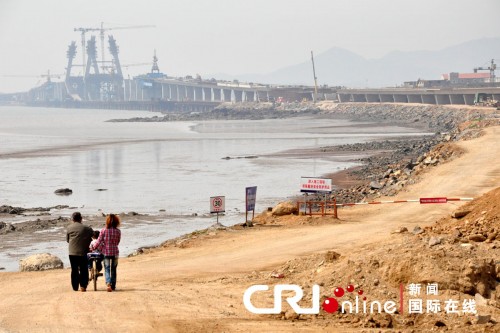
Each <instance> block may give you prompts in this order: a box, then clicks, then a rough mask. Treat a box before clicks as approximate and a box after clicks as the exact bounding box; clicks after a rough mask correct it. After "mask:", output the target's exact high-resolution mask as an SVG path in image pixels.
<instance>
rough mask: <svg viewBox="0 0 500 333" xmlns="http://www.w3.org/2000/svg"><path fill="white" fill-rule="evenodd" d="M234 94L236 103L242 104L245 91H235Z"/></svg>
mask: <svg viewBox="0 0 500 333" xmlns="http://www.w3.org/2000/svg"><path fill="white" fill-rule="evenodd" d="M233 93H234V101H235V102H242V101H243V91H242V90H233Z"/></svg>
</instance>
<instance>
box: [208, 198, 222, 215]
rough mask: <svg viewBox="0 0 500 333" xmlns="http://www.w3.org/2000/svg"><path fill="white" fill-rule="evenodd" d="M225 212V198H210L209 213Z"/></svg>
mask: <svg viewBox="0 0 500 333" xmlns="http://www.w3.org/2000/svg"><path fill="white" fill-rule="evenodd" d="M225 211H226V197H224V196H217V197H210V213H224V212H225Z"/></svg>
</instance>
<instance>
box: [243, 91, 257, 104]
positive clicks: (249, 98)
mask: <svg viewBox="0 0 500 333" xmlns="http://www.w3.org/2000/svg"><path fill="white" fill-rule="evenodd" d="M243 95H244V97H243V98H244V101H245V102H254V101H255V91H244V92H243Z"/></svg>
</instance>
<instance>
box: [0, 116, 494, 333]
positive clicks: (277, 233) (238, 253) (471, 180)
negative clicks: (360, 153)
mask: <svg viewBox="0 0 500 333" xmlns="http://www.w3.org/2000/svg"><path fill="white" fill-rule="evenodd" d="M464 131H468V130H467V128H464ZM480 131H481V129H479V131H478V132H480ZM468 132H469V133H471V134H472V132H470V131H468ZM484 132H485V133H486V135H484V136H481V137H477V138H475V139H473V140H460V141H458V142H456V143H455V142H447V143H446V144H444V145H443V146H442V147H441V148H440V149H444V148H446V147H448V146H452V147H453V146H456V150H457V151H459V150H463V151H464V152H465V153H464V154H463V155H461V156H460V158H457V159H453V158H451V159H448V160H447V161H446V163H438V164H437V165H436V166H433V165H432V164H429V166H428V167H427V168H425V170H423V171H422V174H421V175H420V176H421V180H420V182H418V183H415V184H412V185H409V186H408V187H407V188H405V190H404V191H403V192H401V193H400V195H398V197H399V196H401V197H402V198H403V199H405V198H415V197H418V196H419V195H421V194H424V195H425V194H430V193H433V194H435V195H448V196H449V197H467V196H470V197H474V198H476V199H475V200H474V201H473V202H470V203H467V204H463V203H449V204H446V205H420V204H402V205H397V206H391V205H370V206H358V207H356V208H355V209H354V208H349V209H342V212H341V216H340V219H339V220H333V219H331V218H321V217H313V218H310V217H307V216H281V217H279V218H276V217H272V218H270V219H269V220H268V221H267V222H268V223H266V224H264V225H262V226H258V227H256V228H243V227H240V228H231V229H227V231H217V230H213V231H212V230H210V231H207V232H206V233H202V232H198V233H193V234H192V235H189V237H186V238H185V240H182V239H179V240H178V242H174V243H170V244H164V246H163V247H159V248H155V249H151V250H147V249H146V250H144V253H145V254H144V255H140V256H134V257H131V258H123V259H122V260H121V261H120V267H119V269H118V280H119V283H118V286H117V291H116V292H115V293H112V294H111V295H110V294H107V293H106V292H105V286H104V284H103V282H102V281H100V282H98V289H97V291H95V292H94V291H88V292H87V293H75V292H73V291H72V289H71V286H70V284H69V270H67V269H65V270H52V271H44V272H36V273H33V272H26V273H25V272H21V273H19V272H16V273H6V274H0V295H1V298H2V302H1V303H0V312H2V313H3V314H4V316H3V320H2V322H1V324H0V325H1V327H2V328H3V329H4V330H8V331H30V328H31V330H32V329H33V327H34V325H36V327H37V328H38V329H40V330H44V331H54V330H56V331H57V330H60V331H66V330H68V329H73V330H75V329H76V330H82V331H87V330H91V329H92V328H93V326H95V325H94V323H95V322H96V321H97V322H100V323H101V326H102V329H104V330H106V331H113V330H116V329H117V328H118V329H122V327H123V329H125V330H127V331H172V332H199V331H203V330H204V331H207V330H208V331H214V332H216V331H217V332H219V331H228V332H243V331H244V332H262V331H266V330H269V327H273V330H274V331H283V332H303V331H311V332H319V331H324V330H325V329H327V330H328V329H334V330H338V331H353V332H354V331H356V332H357V331H371V330H376V331H386V330H391V331H401V332H408V333H409V332H414V331H433V330H436V329H437V330H443V329H444V330H448V331H453V332H463V333H466V332H496V331H498V325H499V324H498V323H499V322H500V293H499V289H498V277H497V273H498V268H499V263H498V260H497V258H498V255H499V254H500V252H499V251H500V246H499V245H500V243H499V242H500V238H499V237H498V234H497V233H496V232H495V231H494V230H496V231H500V230H499V229H498V221H499V220H498V217H499V216H500V215H499V213H500V210H499V209H500V207H499V206H498V205H497V203H498V200H499V198H500V189H498V188H497V189H496V190H493V189H494V188H495V187H496V186H495V185H498V184H499V181H500V167H499V165H500V163H499V159H500V147H499V146H498V145H496V143H497V142H498V140H499V139H500V127H499V126H496V127H490V128H486V129H485V130H484ZM459 134H460V135H459V136H461V137H462V138H464V136H463V135H461V134H463V132H461V133H459ZM440 152H441V151H440ZM431 157H432V156H431ZM431 160H432V158H431ZM478 165H480V166H481V167H480V168H478V167H477V166H478ZM396 171H397V170H396ZM464 179H467V182H464V181H463V180H464ZM382 200H384V199H382ZM394 208H397V209H394ZM461 211H470V212H469V213H468V214H469V215H467V216H466V217H465V218H453V217H451V215H452V213H456V212H461ZM482 233H486V235H485V236H481V234H482ZM431 282H432V283H434V282H435V283H437V284H438V285H439V289H438V290H439V294H438V296H436V297H435V298H436V299H439V300H440V301H441V306H442V309H441V311H440V312H439V313H427V312H426V311H425V308H424V311H423V314H415V313H413V314H412V313H411V312H409V308H408V307H406V306H405V308H404V312H397V313H394V314H388V313H373V314H368V315H359V316H358V315H355V314H349V313H347V314H346V313H339V312H335V313H327V312H326V311H324V310H323V309H322V308H321V303H322V301H323V300H324V298H325V297H333V296H334V290H335V289H336V288H338V287H342V288H346V286H348V285H351V284H352V285H353V286H354V287H355V290H356V291H358V290H363V294H364V295H366V297H367V299H368V300H369V301H373V300H380V301H381V302H385V301H388V300H394V301H395V302H397V300H398V299H399V298H398V297H399V295H400V293H401V291H400V289H401V284H404V288H403V291H402V293H403V296H402V297H404V299H405V300H408V299H410V298H412V296H413V297H415V295H412V294H411V290H410V291H408V289H407V287H408V286H409V284H412V283H419V284H421V285H422V287H423V288H424V290H425V285H426V284H428V283H431ZM277 284H293V285H297V286H300V287H301V288H302V289H303V290H304V298H303V302H301V304H303V306H306V307H309V306H310V304H311V301H313V300H312V297H311V286H312V285H318V286H319V288H320V300H319V313H318V314H314V315H307V314H306V315H302V314H300V315H299V314H297V313H295V312H294V311H293V310H291V309H290V307H289V306H288V305H287V304H286V302H283V303H282V305H283V307H282V310H281V312H280V313H278V314H274V315H255V314H252V313H250V312H249V311H248V310H247V309H246V308H245V307H244V304H243V302H242V295H243V294H244V292H245V290H247V289H248V288H249V286H252V285H268V286H271V289H272V286H274V285H277ZM495 288H496V289H495ZM335 296H337V295H335ZM350 296H353V295H349V294H348V295H347V296H344V297H347V298H342V299H341V300H349V299H351V297H350ZM417 298H418V297H417ZM421 298H425V291H424V295H423V296H421ZM137 299H140V300H141V301H140V302H135V301H134V300H137ZM447 300H456V301H457V302H459V303H458V305H459V307H460V305H461V304H462V301H463V300H475V301H476V306H477V307H476V308H477V315H476V314H469V313H464V314H462V313H459V314H456V315H454V314H448V313H447V312H445V311H444V309H443V307H444V305H445V303H444V302H445V301H447ZM253 302H254V303H253V304H255V305H258V306H259V307H265V308H272V305H273V297H272V291H271V290H269V291H266V292H258V293H256V294H254V296H253ZM424 302H425V300H424ZM42 303H43V304H44V307H40V306H39V304H42ZM424 304H425V303H424ZM69 308H82V309H87V310H84V311H82V313H81V317H82V320H81V321H77V322H75V320H74V316H71V315H68V314H67V311H64V309H69ZM109 308H113V309H115V310H116V311H115V315H114V316H111V317H109V315H108V314H109V311H107V310H106V309H109ZM26 312H29V313H30V315H31V319H30V320H29V321H26V320H24V319H25V313H26ZM123 329H122V330H123Z"/></svg>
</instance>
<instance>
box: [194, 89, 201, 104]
mask: <svg viewBox="0 0 500 333" xmlns="http://www.w3.org/2000/svg"><path fill="white" fill-rule="evenodd" d="M193 90H194V98H193V101H202V100H203V88H201V87H195V88H193Z"/></svg>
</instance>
